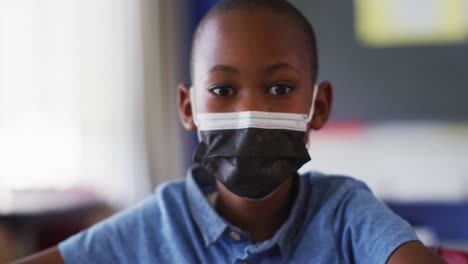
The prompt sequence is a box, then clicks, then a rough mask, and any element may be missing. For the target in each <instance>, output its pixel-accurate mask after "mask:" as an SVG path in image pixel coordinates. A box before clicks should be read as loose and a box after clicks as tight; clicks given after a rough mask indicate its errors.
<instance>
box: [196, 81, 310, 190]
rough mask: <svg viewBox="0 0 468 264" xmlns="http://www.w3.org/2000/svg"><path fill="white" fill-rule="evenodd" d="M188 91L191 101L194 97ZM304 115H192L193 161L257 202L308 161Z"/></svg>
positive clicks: (230, 188) (252, 113) (249, 113)
mask: <svg viewBox="0 0 468 264" xmlns="http://www.w3.org/2000/svg"><path fill="white" fill-rule="evenodd" d="M193 90H194V88H191V98H193V99H194V98H195V97H194V92H193ZM317 90H318V88H317V86H316V87H315V88H314V93H313V96H314V97H313V99H312V106H311V111H310V113H309V115H305V114H292V113H273V112H234V113H198V114H196V111H195V109H196V107H195V100H192V111H193V113H194V116H195V123H196V125H197V128H198V132H199V137H200V140H201V141H200V144H199V146H198V148H197V149H196V151H195V153H194V157H193V159H194V161H195V162H198V163H200V164H201V165H202V166H203V167H204V168H205V169H206V170H207V171H208V172H209V173H210V174H211V175H213V176H214V177H216V179H218V180H219V181H220V182H221V183H222V184H223V185H224V186H225V187H226V188H227V189H228V190H229V191H231V192H233V193H234V194H236V195H238V196H241V197H244V198H248V199H261V198H264V197H266V196H268V195H269V194H271V193H272V192H274V191H275V190H276V189H277V188H278V187H279V186H280V185H281V184H282V183H284V182H285V181H286V180H287V179H288V178H289V177H290V176H292V175H294V174H295V173H296V172H297V170H298V169H299V168H300V167H301V166H302V165H304V163H306V162H307V161H309V160H310V156H309V153H308V151H307V148H306V146H305V143H304V135H305V131H306V130H307V126H308V123H309V122H310V120H311V119H312V116H313V109H314V102H315V97H316V94H317Z"/></svg>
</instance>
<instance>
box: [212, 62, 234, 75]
mask: <svg viewBox="0 0 468 264" xmlns="http://www.w3.org/2000/svg"><path fill="white" fill-rule="evenodd" d="M216 71H221V72H225V73H235V74H239V70H238V69H236V68H234V67H231V66H227V65H221V64H217V65H215V66H213V67H211V69H210V73H212V72H216Z"/></svg>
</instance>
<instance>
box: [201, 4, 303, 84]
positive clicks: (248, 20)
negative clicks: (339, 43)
mask: <svg viewBox="0 0 468 264" xmlns="http://www.w3.org/2000/svg"><path fill="white" fill-rule="evenodd" d="M196 41H197V43H196V44H195V49H194V53H195V54H194V56H193V59H194V61H193V63H194V65H193V66H194V72H195V75H197V74H204V73H206V71H208V70H209V69H210V68H211V67H212V66H213V65H216V64H235V65H249V66H252V68H255V66H258V67H260V66H262V65H263V64H268V63H276V62H286V63H288V64H294V65H295V66H296V67H299V68H302V69H303V70H307V71H308V72H310V67H311V65H310V64H311V63H310V54H311V51H310V45H308V44H309V43H310V41H309V40H308V39H307V35H306V34H305V33H304V31H303V30H301V27H300V26H298V25H297V23H296V22H295V21H294V20H292V19H290V18H289V17H288V16H287V15H282V14H276V13H273V12H270V11H255V12H245V11H229V12H226V13H223V14H220V15H217V16H215V17H213V18H210V19H209V20H208V21H206V23H205V24H204V25H203V27H202V29H201V31H200V32H199V36H198V39H197V40H196ZM235 65H234V66H235ZM304 68H306V69H304ZM241 70H242V69H241ZM196 78H197V76H195V79H196Z"/></svg>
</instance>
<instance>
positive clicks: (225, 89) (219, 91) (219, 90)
mask: <svg viewBox="0 0 468 264" xmlns="http://www.w3.org/2000/svg"><path fill="white" fill-rule="evenodd" d="M210 92H211V93H213V94H215V95H217V96H230V95H233V94H234V89H233V88H232V87H229V86H215V87H213V88H210Z"/></svg>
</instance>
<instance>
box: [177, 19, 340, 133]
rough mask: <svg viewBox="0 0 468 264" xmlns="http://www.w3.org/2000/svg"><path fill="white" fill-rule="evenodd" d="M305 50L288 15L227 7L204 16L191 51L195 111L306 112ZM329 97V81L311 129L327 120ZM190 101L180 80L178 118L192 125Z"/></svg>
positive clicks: (310, 83) (309, 80)
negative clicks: (204, 21)
mask: <svg viewBox="0 0 468 264" xmlns="http://www.w3.org/2000/svg"><path fill="white" fill-rule="evenodd" d="M310 54H311V52H310V41H309V40H308V39H307V36H306V34H305V33H304V32H303V31H302V30H301V27H299V26H298V25H296V24H295V22H294V21H292V20H291V19H290V18H288V17H287V16H283V15H278V14H274V13H271V12H267V11H258V12H250V13H249V12H242V11H230V12H227V13H225V14H222V15H219V16H217V17H215V18H212V19H209V20H208V21H207V22H206V24H205V25H204V28H203V29H202V32H201V34H200V35H199V39H198V43H197V47H196V50H195V53H194V56H193V58H194V62H193V63H194V68H193V87H192V89H193V88H194V89H195V93H194V94H195V97H196V111H197V112H199V113H204V112H208V113H214V112H239V111H265V112H284V113H300V114H308V113H309V110H310V107H311V103H312V102H311V101H312V89H313V87H314V85H315V76H312V74H311V73H312V72H313V69H312V68H311V67H312V63H311V59H310V56H311V55H310ZM331 97H332V94H331V87H330V84H329V83H328V82H325V83H322V84H321V89H320V91H319V94H318V97H317V101H316V107H315V109H316V110H315V112H316V115H315V117H317V116H319V117H320V118H315V117H314V120H313V121H312V123H314V122H316V123H317V124H316V125H315V127H314V124H312V127H313V128H316V129H319V128H320V127H321V126H323V124H324V123H325V122H326V120H327V118H328V114H329V112H330V106H331ZM190 106H191V100H190V96H189V93H188V87H187V86H185V85H181V86H180V87H179V110H180V113H181V119H182V123H183V124H184V126H185V127H186V128H187V129H192V130H193V129H195V126H194V124H193V117H192V112H191V109H190ZM316 119H317V120H318V119H321V120H319V121H320V122H319V121H317V120H316Z"/></svg>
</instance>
